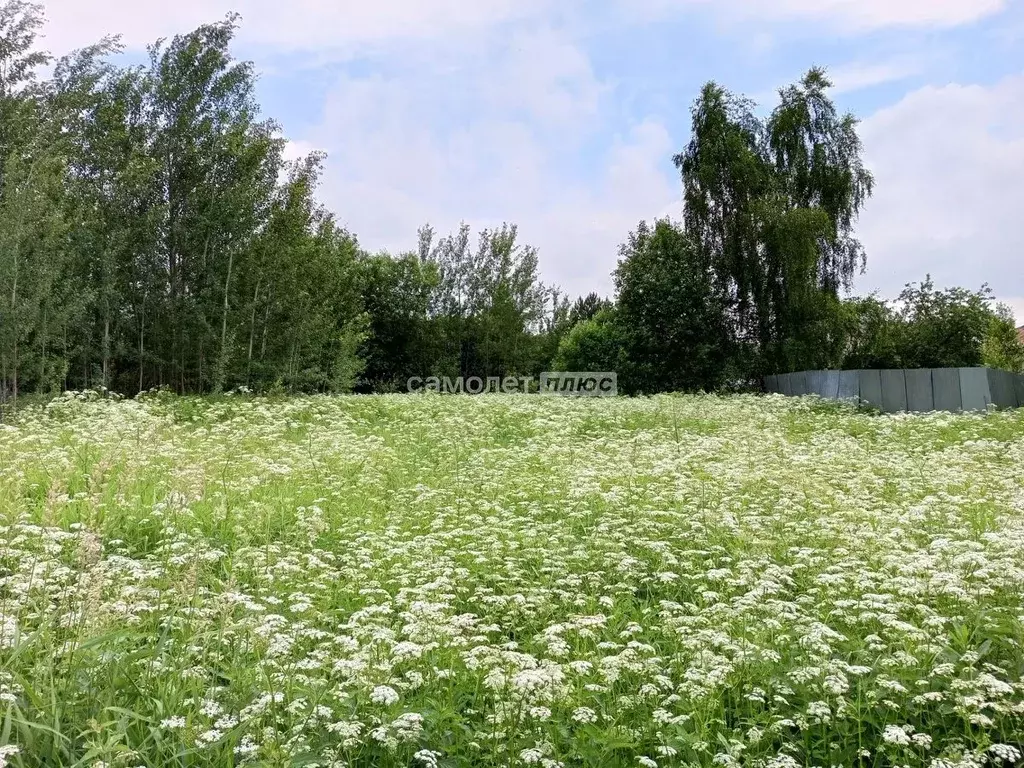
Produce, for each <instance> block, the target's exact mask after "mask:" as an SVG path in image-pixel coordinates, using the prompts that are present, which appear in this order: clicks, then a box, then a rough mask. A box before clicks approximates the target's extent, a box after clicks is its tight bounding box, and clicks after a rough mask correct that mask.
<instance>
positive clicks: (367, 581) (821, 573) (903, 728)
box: [0, 394, 1024, 768]
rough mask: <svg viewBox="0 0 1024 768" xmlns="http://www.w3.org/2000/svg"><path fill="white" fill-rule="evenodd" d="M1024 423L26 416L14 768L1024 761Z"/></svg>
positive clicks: (335, 407)
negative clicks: (1023, 736)
mask: <svg viewBox="0 0 1024 768" xmlns="http://www.w3.org/2000/svg"><path fill="white" fill-rule="evenodd" d="M1022 430H1024V413H1022V412H1019V411H1018V412H1000V413H989V414H966V415H954V414H948V413H947V414H933V415H928V416H905V415H904V416H892V417H873V416H869V415H865V414H862V413H858V412H857V411H855V410H853V409H850V408H847V407H845V406H840V405H828V404H823V403H821V402H819V401H815V400H813V399H807V398H805V399H791V398H783V397H780V396H771V397H756V396H749V395H746V396H731V397H725V398H722V397H714V396H664V395H663V396H658V397H654V398H634V399H630V398H621V399H600V398H597V399H587V398H583V399H570V398H558V397H545V396H540V395H532V396H531V395H521V396H516V395H510V396H505V395H494V396H491V395H487V396H482V397H475V398H474V397H469V396H452V397H448V396H442V395H422V396H409V395H386V396H365V397H359V396H352V397H328V396H312V397H297V398H271V399H262V398H249V397H243V396H238V395H233V396H227V397H221V398H215V399H209V398H207V399H199V398H177V397H174V396H170V395H167V394H161V395H155V396H146V397H143V398H140V399H136V400H127V401H113V400H111V399H102V398H99V397H96V396H95V395H89V394H78V395H75V394H69V395H68V396H65V397H63V398H61V399H58V400H56V401H54V402H53V403H52V404H51V405H49V406H47V407H45V408H41V407H31V408H26V409H24V410H23V411H22V413H21V416H20V417H19V420H18V423H17V424H16V425H14V426H10V425H8V426H6V427H0V765H6V766H8V767H9V768H35V767H36V766H48V767H51V768H62V767H70V766H91V767H92V768H99V767H100V766H106V767H107V768H113V767H114V766H118V767H120V766H125V767H133V766H182V767H184V766H225V767H226V766H232V765H265V766H321V767H322V768H327V767H328V766H330V767H331V768H341V767H342V766H353V767H354V766H380V767H385V766H410V765H416V766H425V767H428V768H429V767H432V766H467V767H468V766H532V765H538V766H544V767H545V768H555V767H556V766H566V767H567V768H568V767H569V766H593V767H594V768H597V766H601V767H602V768H605V767H608V766H631V767H635V766H637V765H641V766H648V767H652V766H687V767H688V768H695V767H696V766H722V767H724V768H735V767H736V766H740V765H744V766H753V767H755V768H797V767H798V766H823V767H826V768H827V767H828V766H839V765H842V766H878V767H879V768H881V767H882V766H911V767H917V766H921V767H922V768H923V767H924V766H928V768H981V766H989V765H992V766H996V765H1006V766H1011V765H1014V764H1017V765H1019V764H1020V760H1021V748H1022V745H1021V734H1022V733H1024V680H1022V674H1024V652H1022V649H1021V638H1022V637H1024V626H1022V624H1024V612H1022V608H1021V606H1022V584H1024V515H1022V514H1021V512H1022V508H1024V496H1022V493H1021V488H1022V487H1024V442H1022V441H1021V439H1020V435H1021V434H1022Z"/></svg>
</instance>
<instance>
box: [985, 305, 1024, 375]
mask: <svg viewBox="0 0 1024 768" xmlns="http://www.w3.org/2000/svg"><path fill="white" fill-rule="evenodd" d="M981 359H982V362H983V363H984V364H985V365H987V366H989V367H990V368H1002V369H1003V370H1005V371H1013V372H1014V373H1024V343H1021V340H1020V334H1019V333H1018V332H1017V327H1016V323H1015V322H1014V319H1013V313H1012V312H1011V311H1010V309H1009V307H1007V306H1006V305H1005V304H999V305H997V306H996V308H995V311H994V312H993V317H992V318H990V320H989V324H988V330H987V332H986V334H985V340H984V341H983V342H982V346H981Z"/></svg>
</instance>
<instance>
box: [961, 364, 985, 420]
mask: <svg viewBox="0 0 1024 768" xmlns="http://www.w3.org/2000/svg"><path fill="white" fill-rule="evenodd" d="M960 398H961V400H962V402H963V408H964V410H965V411H984V410H985V409H987V408H988V406H989V403H991V402H992V391H991V390H990V389H989V387H988V376H987V375H986V373H985V369H984V368H961V369H960Z"/></svg>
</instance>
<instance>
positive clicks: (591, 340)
mask: <svg viewBox="0 0 1024 768" xmlns="http://www.w3.org/2000/svg"><path fill="white" fill-rule="evenodd" d="M617 313H618V311H617V310H616V309H614V308H606V309H602V310H600V311H598V312H597V314H595V315H594V316H593V317H591V318H588V319H585V320H581V321H580V322H578V323H576V324H575V325H573V326H572V328H571V329H570V330H569V331H568V332H567V333H566V334H565V335H564V336H563V337H562V339H561V342H560V343H559V345H558V351H557V353H556V354H555V357H554V359H553V360H552V362H551V367H552V369H553V370H556V371H582V372H586V371H613V372H616V373H617V372H619V371H625V370H626V369H627V367H628V361H627V359H626V344H625V340H624V339H623V336H622V332H621V327H622V326H621V324H620V322H619V320H618V317H617Z"/></svg>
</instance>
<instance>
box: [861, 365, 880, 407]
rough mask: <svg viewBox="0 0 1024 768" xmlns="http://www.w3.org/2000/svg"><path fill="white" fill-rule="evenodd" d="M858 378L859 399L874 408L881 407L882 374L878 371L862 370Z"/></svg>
mask: <svg viewBox="0 0 1024 768" xmlns="http://www.w3.org/2000/svg"><path fill="white" fill-rule="evenodd" d="M857 375H858V377H859V378H860V399H861V400H863V401H864V402H865V403H867V404H868V405H873V406H875V407H876V408H881V407H882V372H881V371H879V370H862V371H860V372H859V373H858V374H857Z"/></svg>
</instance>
